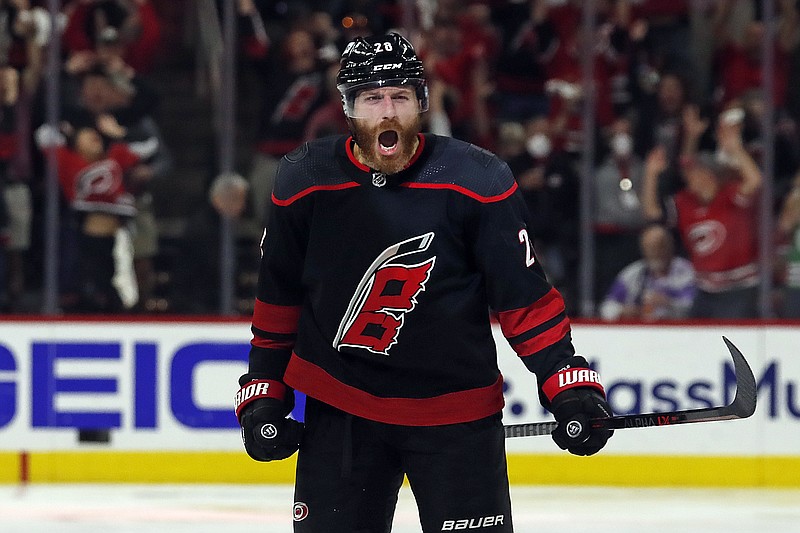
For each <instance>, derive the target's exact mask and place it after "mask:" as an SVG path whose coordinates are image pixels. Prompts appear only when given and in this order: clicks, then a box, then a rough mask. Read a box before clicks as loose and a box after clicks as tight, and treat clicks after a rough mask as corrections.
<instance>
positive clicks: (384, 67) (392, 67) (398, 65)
mask: <svg viewBox="0 0 800 533" xmlns="http://www.w3.org/2000/svg"><path fill="white" fill-rule="evenodd" d="M402 67H403V64H402V63H385V64H383V65H375V66H373V67H372V72H378V71H379V70H397V69H400V68H402Z"/></svg>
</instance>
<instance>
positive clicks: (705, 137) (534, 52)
mask: <svg viewBox="0 0 800 533" xmlns="http://www.w3.org/2000/svg"><path fill="white" fill-rule="evenodd" d="M167 3H168V2H167V0H163V1H159V0H73V1H67V2H64V3H63V8H62V14H61V18H60V19H59V20H58V21H57V27H56V28H52V27H51V24H50V19H49V17H48V15H47V12H46V5H45V2H41V1H35V0H0V104H1V105H2V107H0V187H2V192H3V196H2V198H4V199H5V202H0V204H2V206H0V207H2V209H0V225H1V226H2V228H3V233H2V235H3V239H2V246H3V256H2V260H1V261H0V279H2V280H3V282H2V284H0V304H2V305H3V307H4V308H5V310H6V311H7V312H21V311H24V306H22V305H21V304H20V299H21V296H22V295H23V294H24V293H25V291H26V287H27V288H30V287H33V286H35V285H36V283H37V281H36V280H32V279H30V278H29V276H26V266H25V265H26V261H27V260H28V258H29V256H30V255H31V254H32V253H33V252H34V251H32V250H31V242H32V241H35V239H32V238H31V232H32V228H33V231H35V230H36V229H37V227H38V226H37V224H36V220H37V217H41V216H42V213H41V210H39V211H37V209H36V207H37V204H36V202H35V201H32V200H31V197H32V195H31V192H33V193H34V194H33V197H34V199H35V198H36V196H37V191H39V192H40V191H41V189H42V181H43V175H44V168H45V165H44V161H46V158H47V157H48V156H49V157H53V158H55V160H56V161H57V165H58V179H59V184H60V188H61V193H62V203H61V205H62V209H61V219H60V222H61V224H60V228H61V229H60V231H61V234H60V236H59V243H60V259H61V261H60V267H59V268H60V273H59V287H60V300H59V301H60V308H61V309H62V310H63V311H64V312H65V313H69V312H101V313H108V312H137V311H152V308H151V307H148V306H147V305H145V304H146V303H147V302H148V301H150V300H151V299H152V298H153V293H154V286H155V278H156V268H155V263H156V260H157V257H158V255H159V253H162V252H161V250H160V246H159V244H160V242H161V239H160V236H159V231H158V228H159V224H158V222H159V220H158V219H159V213H158V212H157V210H156V209H154V207H153V206H154V205H158V202H155V203H154V199H153V194H154V192H153V188H152V187H151V184H152V183H154V182H155V181H157V180H168V179H170V175H171V173H172V172H174V171H175V164H174V158H173V157H172V154H174V152H175V151H179V150H182V149H183V148H184V147H182V146H179V145H176V143H175V142H172V140H171V139H170V138H165V137H164V136H163V135H162V133H161V131H162V127H163V126H164V124H159V123H158V120H157V119H156V117H157V116H158V115H157V112H156V110H157V109H158V106H159V105H164V104H165V102H164V101H163V100H164V98H166V97H167V96H165V95H164V94H162V93H161V92H159V87H158V85H157V84H154V83H152V78H151V75H152V73H153V72H154V71H157V70H158V68H159V57H160V56H161V55H163V54H165V53H166V52H167V51H166V50H165V49H164V44H163V43H164V38H163V37H164V20H163V17H162V14H163V12H164V6H165V5H166V4H167ZM235 4H236V15H237V21H236V28H237V36H238V41H237V46H236V51H237V67H238V68H237V73H238V74H237V77H238V82H239V83H238V92H237V101H238V108H239V109H246V112H245V113H244V114H243V117H244V118H243V119H242V120H241V122H240V123H239V125H238V126H239V128H244V129H246V130H247V134H246V135H244V138H245V139H246V140H247V146H246V147H245V149H246V151H247V154H248V156H247V157H246V158H245V160H244V161H241V162H238V164H239V165H240V166H241V168H238V169H237V170H238V171H239V172H240V173H241V174H242V176H244V178H242V176H238V175H236V174H231V175H221V176H219V177H218V178H217V179H215V180H208V184H207V190H208V197H207V198H208V201H207V202H206V201H203V202H202V203H203V205H202V206H199V207H200V208H198V209H197V210H196V214H195V215H192V216H191V217H187V218H188V219H190V221H189V222H188V223H187V224H186V226H185V228H186V229H185V231H184V232H183V234H182V236H181V239H180V243H179V245H178V246H177V247H176V250H177V255H178V257H177V258H176V259H175V260H174V261H172V263H171V265H172V268H173V272H171V274H170V283H171V285H172V288H171V290H170V292H169V293H168V294H170V295H171V296H170V303H169V305H167V306H166V310H167V311H174V312H184V313H214V312H215V311H216V310H217V306H218V305H219V302H218V294H217V290H216V286H218V285H219V257H218V254H216V253H215V252H213V251H211V250H213V249H214V247H216V246H218V245H219V233H218V231H219V226H220V224H219V222H220V220H221V217H227V218H228V219H231V220H238V219H241V218H242V217H251V218H253V219H255V220H256V221H257V223H258V224H259V225H261V224H262V223H263V221H265V220H267V217H268V211H269V205H270V204H269V192H270V189H271V186H272V178H273V177H274V174H275V170H276V165H277V162H278V161H279V160H280V158H281V157H282V156H283V155H284V154H286V153H287V152H289V151H291V150H292V149H294V148H295V147H297V146H298V145H300V144H301V143H302V142H304V141H306V140H310V139H314V138H317V137H321V136H324V135H330V134H338V133H346V132H347V131H348V129H347V123H346V122H345V120H344V116H343V113H342V111H341V100H340V97H339V94H338V92H337V90H336V87H335V81H334V80H335V74H336V71H337V69H338V59H339V56H340V54H341V51H342V50H343V47H344V44H345V43H346V42H347V41H348V40H350V39H351V38H353V37H354V36H357V35H367V34H371V33H384V32H386V31H390V30H397V31H400V32H401V33H404V34H405V35H406V36H407V37H408V38H409V39H411V41H412V42H413V43H414V45H415V47H416V49H417V51H418V53H419V54H420V56H421V58H422V59H423V61H424V64H425V69H426V76H427V80H428V86H429V91H430V109H429V111H428V113H426V115H425V123H424V129H425V131H427V132H431V133H437V134H441V135H450V136H454V137H457V138H460V139H463V140H466V141H469V142H472V143H475V144H477V145H479V146H482V147H484V148H486V149H489V150H492V151H493V152H495V153H497V154H498V155H499V156H500V157H501V158H503V159H504V160H505V161H506V162H507V163H508V165H509V166H510V168H511V169H512V171H513V172H514V175H515V176H516V178H517V180H518V182H519V186H520V189H521V190H522V192H523V194H524V196H525V199H526V201H527V203H528V205H529V207H530V210H531V213H532V223H533V225H534V227H533V228H531V230H532V233H533V234H534V235H535V236H536V250H537V254H538V256H539V259H540V260H541V261H542V262H543V263H544V264H545V269H546V271H547V272H548V275H549V276H550V278H551V282H552V283H553V284H554V285H555V286H556V287H557V288H559V290H561V292H562V293H563V294H564V297H565V300H566V301H567V305H568V307H569V311H570V313H571V314H573V315H575V316H578V315H580V314H581V313H580V311H581V309H580V308H579V305H578V299H579V292H580V287H579V278H580V276H579V265H580V261H581V256H580V250H581V246H580V243H581V235H580V232H581V218H580V213H581V202H582V201H583V200H584V199H585V197H584V196H583V195H584V194H585V192H586V190H587V188H586V187H585V183H586V182H585V181H584V177H583V176H582V174H583V172H584V166H583V163H584V161H585V160H584V159H583V158H584V156H585V154H586V153H587V152H586V150H587V149H590V148H591V152H589V153H591V154H592V156H593V157H592V159H591V161H590V163H591V164H590V166H591V175H590V176H589V177H588V179H589V181H588V183H590V189H591V194H590V195H589V196H588V198H589V199H590V204H591V205H590V212H591V231H592V236H593V239H594V241H593V242H594V276H593V281H594V291H593V294H592V298H593V299H594V301H595V304H596V309H597V311H596V316H598V317H601V318H603V319H606V320H619V319H644V320H664V319H681V318H690V317H698V318H756V317H758V316H760V310H759V304H758V285H759V282H760V280H761V279H762V276H763V273H762V272H760V270H759V269H760V267H761V265H760V263H759V239H760V238H762V236H761V235H760V233H759V220H760V219H761V216H762V215H763V213H761V210H762V208H763V205H762V202H761V200H760V198H761V195H762V194H763V191H764V189H765V183H766V185H768V186H769V189H770V191H771V192H772V198H773V199H774V202H773V205H772V206H769V207H770V208H771V210H772V211H771V215H772V216H773V218H774V222H775V223H774V231H773V232H772V235H771V237H772V239H773V242H774V254H773V255H774V257H773V259H774V262H773V263H772V265H771V267H772V270H773V271H772V272H770V273H769V275H770V276H772V278H771V279H774V283H775V287H776V290H775V291H774V295H773V300H774V301H773V302H772V307H773V310H774V314H775V316H779V317H789V318H800V171H799V169H800V133H798V126H797V125H798V121H800V79H798V78H800V46H799V45H798V43H799V42H800V41H799V40H798V37H799V36H800V5H799V4H800V3H799V2H797V1H796V0H775V1H774V7H775V10H774V11H775V12H774V17H773V18H772V20H769V21H766V20H764V16H763V15H764V13H763V2H759V1H756V0H596V1H595V2H594V3H592V6H593V11H594V13H593V14H594V19H595V23H594V26H593V28H592V29H591V30H590V31H588V30H587V29H586V28H587V27H588V26H587V25H586V24H584V9H586V5H587V3H586V2H580V1H572V0H482V1H481V0H470V1H462V0H414V1H411V0H406V1H403V0H396V1H379V0H337V1H314V0H305V1H304V0H292V1H275V0H237V1H236V3H235ZM208 5H209V6H211V8H212V9H213V6H214V5H215V3H214V2H209V3H208ZM216 7H217V9H218V10H219V13H218V15H222V14H223V13H224V10H223V9H221V7H222V2H220V1H218V2H216ZM217 19H218V17H217ZM768 34H771V35H774V39H773V40H772V43H770V51H771V53H772V57H773V63H772V64H771V65H767V66H768V67H769V70H766V71H765V65H764V64H763V62H762V61H763V57H764V51H765V49H766V47H765V45H764V43H765V39H766V37H765V35H768ZM55 35H57V36H59V37H60V39H61V41H60V42H61V48H62V57H63V60H62V66H61V84H60V86H61V92H62V97H61V100H60V101H61V115H60V116H61V120H60V123H59V125H58V127H57V128H53V127H52V125H51V124H47V123H46V119H45V117H44V115H43V109H44V106H43V105H42V92H43V79H42V78H43V73H44V72H46V70H45V67H46V65H45V58H46V54H45V51H46V47H47V44H48V42H49V41H50V39H52V38H53V36H55ZM587 54H588V55H587ZM587 67H589V68H590V72H591V75H592V79H591V83H590V84H587V83H584V82H583V77H584V76H585V74H586V72H587V71H589V70H587ZM765 75H769V76H770V81H771V83H770V84H768V86H771V88H772V94H770V95H768V99H766V98H765V95H764V93H763V87H764V83H763V82H764V76H765ZM587 102H588V105H589V106H591V107H590V108H588V109H589V110H590V111H591V113H590V114H587ZM767 104H769V105H767ZM767 112H770V113H771V116H769V117H767V116H766V115H765V113H767ZM587 120H590V122H589V124H590V125H591V126H592V131H591V133H589V134H588V135H587V131H588V130H587V129H586V127H585V126H586V122H585V121H587ZM768 123H769V124H771V125H772V126H773V127H774V129H773V130H772V131H773V132H774V138H773V142H772V143H771V145H772V147H773V150H774V151H773V153H771V154H769V155H770V156H771V157H770V158H769V160H770V161H771V162H772V163H773V164H772V165H770V167H771V170H772V175H771V176H769V177H768V176H764V172H763V171H762V169H763V168H764V163H765V161H767V158H766V154H765V144H764V131H763V128H764V126H765V124H768ZM767 146H769V145H767ZM209 172H211V170H210V171H209ZM197 179H198V180H206V177H205V176H198V178H197ZM156 200H158V199H156ZM256 244H257V243H256ZM204 258H205V260H204ZM246 267H252V265H240V268H246Z"/></svg>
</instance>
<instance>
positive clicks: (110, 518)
mask: <svg viewBox="0 0 800 533" xmlns="http://www.w3.org/2000/svg"><path fill="white" fill-rule="evenodd" d="M512 498H513V506H514V523H515V530H516V531H517V532H519V533H528V532H530V533H535V532H548V533H562V532H563V533H566V532H570V533H572V532H575V531H597V532H614V533H641V532H644V531H646V532H648V533H673V532H674V533H687V532H690V533H691V532H698V533H699V532H702V533H760V532H762V531H774V532H780V533H790V532H798V533H800V491H798V490H767V489H762V490H744V489H686V488H676V489H640V488H603V487H541V486H536V487H520V486H514V487H513V488H512ZM291 509H292V488H291V487H290V486H275V485H127V484H120V485H83V484H69V485H49V484H34V485H28V486H15V485H0V531H2V532H3V533H44V532H47V533H78V532H80V533H86V532H95V531H96V532H103V531H113V532H114V533H128V532H131V533H132V532H136V533H156V532H158V533H163V532H168V533H184V532H186V533H188V532H191V533H212V532H214V533H217V532H228V531H235V530H237V529H238V528H237V526H239V525H240V524H248V525H256V526H257V529H258V530H259V531H267V532H269V533H291V530H292V526H291V524H292V519H291ZM420 532H421V528H420V526H419V521H418V520H417V514H416V506H415V504H414V501H413V498H412V495H411V492H410V490H408V489H407V488H405V487H404V488H403V490H402V492H401V495H400V502H399V504H398V508H397V513H396V516H395V524H394V529H393V533H420Z"/></svg>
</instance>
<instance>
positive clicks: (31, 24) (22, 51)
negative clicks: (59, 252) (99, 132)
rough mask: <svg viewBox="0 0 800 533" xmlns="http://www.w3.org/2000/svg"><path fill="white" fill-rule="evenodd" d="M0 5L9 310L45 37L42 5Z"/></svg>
mask: <svg viewBox="0 0 800 533" xmlns="http://www.w3.org/2000/svg"><path fill="white" fill-rule="evenodd" d="M1 4H2V5H0V21H2V23H4V24H3V25H2V27H0V191H2V193H1V194H0V211H2V212H3V213H4V217H5V219H4V220H5V228H4V232H3V235H2V238H3V247H4V250H3V253H2V254H0V272H2V274H0V294H2V297H0V299H1V300H2V305H3V307H4V308H6V309H7V310H9V311H19V310H22V309H23V308H24V302H23V298H22V296H23V293H24V291H25V288H26V273H27V272H29V271H30V270H32V269H31V267H30V265H29V264H26V261H25V259H26V255H27V253H28V251H29V249H30V246H31V223H32V214H33V200H32V195H31V189H30V182H31V179H32V177H33V173H34V172H33V159H32V157H31V148H30V143H29V142H28V139H29V138H30V136H31V115H32V110H33V101H34V96H35V94H36V92H37V90H38V86H39V82H40V79H41V74H42V68H43V64H44V61H43V59H44V53H43V52H44V47H45V46H46V45H47V43H48V41H49V39H50V18H49V15H48V13H47V12H46V10H44V9H42V8H41V7H35V6H31V4H30V2H28V0H15V1H13V2H2V3H1Z"/></svg>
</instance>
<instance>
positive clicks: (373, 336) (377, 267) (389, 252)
mask: <svg viewBox="0 0 800 533" xmlns="http://www.w3.org/2000/svg"><path fill="white" fill-rule="evenodd" d="M433 237H434V234H433V233H426V234H424V235H420V236H417V237H413V238H411V239H408V240H405V241H402V242H400V243H397V244H394V245H392V246H390V247H388V248H387V249H386V250H384V251H383V252H382V253H381V254H380V255H378V257H377V258H376V259H375V261H373V262H372V264H371V265H370V267H369V268H368V269H367V271H366V272H365V273H364V276H363V277H362V278H361V281H360V282H359V284H358V287H357V288H356V291H355V293H354V294H353V297H352V298H351V299H350V304H349V305H348V307H347V312H346V313H345V315H344V317H343V318H342V321H341V322H340V324H339V329H338V331H337V333H336V338H335V339H334V341H333V347H334V348H336V349H337V350H339V349H340V348H342V347H345V346H346V347H350V348H363V349H366V350H369V351H370V352H373V353H377V354H382V355H389V348H391V347H392V345H394V344H395V343H396V342H397V338H398V335H399V333H400V330H401V328H402V327H403V322H404V320H405V315H406V314H407V313H409V312H411V311H412V310H413V309H414V307H415V306H416V304H417V295H419V293H421V292H423V291H424V290H425V283H426V282H427V281H428V279H429V278H430V275H431V270H433V266H434V264H435V263H436V257H435V256H434V257H431V258H430V259H427V260H425V261H423V262H421V263H416V264H404V263H399V262H397V260H398V259H399V258H400V257H404V256H408V255H411V254H417V253H421V252H424V251H425V250H427V249H428V247H429V246H430V244H431V241H433Z"/></svg>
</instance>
